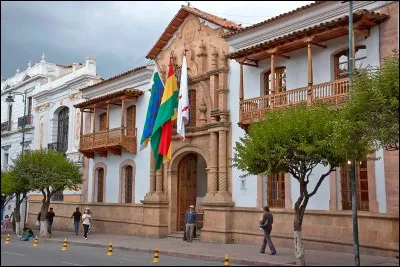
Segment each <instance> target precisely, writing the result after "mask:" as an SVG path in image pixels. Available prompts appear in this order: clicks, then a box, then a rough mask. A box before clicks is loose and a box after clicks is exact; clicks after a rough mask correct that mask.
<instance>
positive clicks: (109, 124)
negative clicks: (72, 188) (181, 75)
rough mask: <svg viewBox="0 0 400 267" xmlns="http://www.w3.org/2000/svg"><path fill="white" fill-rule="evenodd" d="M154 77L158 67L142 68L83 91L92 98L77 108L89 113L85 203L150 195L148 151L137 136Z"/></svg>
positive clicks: (134, 200)
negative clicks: (141, 146)
mask: <svg viewBox="0 0 400 267" xmlns="http://www.w3.org/2000/svg"><path fill="white" fill-rule="evenodd" d="M152 75H153V66H147V67H146V66H143V67H138V68H135V69H133V70H129V71H127V72H124V73H121V74H119V75H117V76H115V77H112V78H110V79H108V80H105V81H103V82H101V83H98V84H95V85H92V86H89V87H86V88H83V89H81V92H82V93H83V96H84V98H85V99H87V100H86V101H83V102H82V101H81V103H79V104H76V105H75V107H76V108H78V109H79V110H80V111H81V112H82V113H84V114H85V116H84V117H83V121H82V122H81V123H82V124H83V125H85V126H84V130H83V131H82V132H81V133H80V138H81V142H80V148H79V150H80V152H82V153H83V155H85V157H87V158H88V159H89V160H88V161H89V164H88V169H87V170H86V171H87V173H86V174H85V183H84V186H83V187H84V192H85V202H89V203H96V204H97V203H98V204H101V203H119V204H129V205H133V204H136V203H140V200H141V199H143V197H144V195H145V193H146V192H147V191H148V187H149V184H148V179H149V178H148V177H149V171H150V169H149V149H146V150H144V151H141V152H139V149H138V144H139V141H140V140H138V138H139V137H140V134H141V130H142V129H143V126H144V121H145V118H146V112H147V105H148V102H149V99H150V95H151V94H150V91H151V83H150V81H151V78H152ZM122 206H125V207H130V206H126V205H122ZM100 212H102V211H100ZM104 212H105V213H107V210H104ZM123 212H125V211H123V210H121V213H123ZM95 213H99V210H96V211H95ZM128 213H129V212H128Z"/></svg>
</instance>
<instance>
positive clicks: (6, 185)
mask: <svg viewBox="0 0 400 267" xmlns="http://www.w3.org/2000/svg"><path fill="white" fill-rule="evenodd" d="M14 188H15V182H14V180H13V177H12V175H11V173H10V172H3V171H2V172H1V208H2V209H4V208H5V206H6V205H7V203H8V202H9V201H10V200H11V199H13V198H14V197H15V190H14Z"/></svg>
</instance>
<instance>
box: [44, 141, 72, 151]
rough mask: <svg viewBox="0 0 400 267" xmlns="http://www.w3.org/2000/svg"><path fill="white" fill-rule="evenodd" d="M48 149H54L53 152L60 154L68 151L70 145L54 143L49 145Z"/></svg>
mask: <svg viewBox="0 0 400 267" xmlns="http://www.w3.org/2000/svg"><path fill="white" fill-rule="evenodd" d="M47 148H48V149H53V150H55V151H59V152H65V151H67V150H68V144H60V143H58V142H54V143H49V144H47Z"/></svg>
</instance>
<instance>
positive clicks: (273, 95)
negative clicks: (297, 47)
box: [270, 54, 275, 108]
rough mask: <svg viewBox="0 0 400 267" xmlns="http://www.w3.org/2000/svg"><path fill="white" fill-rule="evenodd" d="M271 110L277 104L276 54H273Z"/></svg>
mask: <svg viewBox="0 0 400 267" xmlns="http://www.w3.org/2000/svg"><path fill="white" fill-rule="evenodd" d="M270 94H271V108H274V102H275V99H274V97H275V54H271V93H270Z"/></svg>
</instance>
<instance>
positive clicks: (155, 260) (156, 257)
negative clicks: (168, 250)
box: [153, 246, 160, 263]
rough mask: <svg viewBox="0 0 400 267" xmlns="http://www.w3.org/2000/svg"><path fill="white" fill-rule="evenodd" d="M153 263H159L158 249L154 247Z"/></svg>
mask: <svg viewBox="0 0 400 267" xmlns="http://www.w3.org/2000/svg"><path fill="white" fill-rule="evenodd" d="M153 262H154V263H159V262H160V258H159V257H158V247H157V246H156V251H154V257H153Z"/></svg>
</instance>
